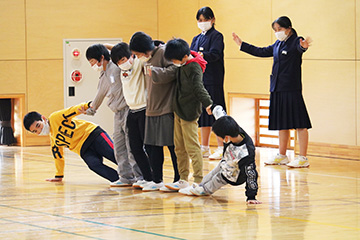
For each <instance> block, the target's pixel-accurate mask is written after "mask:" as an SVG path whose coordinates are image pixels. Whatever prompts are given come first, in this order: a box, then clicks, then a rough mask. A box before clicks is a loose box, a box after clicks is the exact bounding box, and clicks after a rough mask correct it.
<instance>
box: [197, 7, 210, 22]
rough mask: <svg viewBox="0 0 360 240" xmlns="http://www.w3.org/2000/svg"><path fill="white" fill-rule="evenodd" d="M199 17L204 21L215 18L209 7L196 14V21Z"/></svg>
mask: <svg viewBox="0 0 360 240" xmlns="http://www.w3.org/2000/svg"><path fill="white" fill-rule="evenodd" d="M200 15H203V16H204V18H205V19H206V20H210V19H213V18H214V17H215V15H214V12H213V10H211V8H209V7H202V8H200V9H199V10H198V11H197V13H196V20H199V18H200Z"/></svg>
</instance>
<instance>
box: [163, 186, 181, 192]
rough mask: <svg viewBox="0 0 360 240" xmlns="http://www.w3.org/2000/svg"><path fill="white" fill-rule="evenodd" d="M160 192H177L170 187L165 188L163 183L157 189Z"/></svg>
mask: <svg viewBox="0 0 360 240" xmlns="http://www.w3.org/2000/svg"><path fill="white" fill-rule="evenodd" d="M159 191H160V192H165V193H166V192H177V190H172V189H170V188H167V187H166V186H165V185H164V186H162V187H161V188H160V189H159Z"/></svg>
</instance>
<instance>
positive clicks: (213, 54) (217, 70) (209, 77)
mask: <svg viewBox="0 0 360 240" xmlns="http://www.w3.org/2000/svg"><path fill="white" fill-rule="evenodd" d="M190 49H191V50H193V51H196V52H202V53H203V54H204V59H205V60H206V61H207V63H208V64H207V65H206V69H205V72H204V75H203V82H204V85H221V86H222V85H223V84H224V74H225V68H224V37H223V35H222V34H221V33H220V32H218V31H216V30H215V28H214V27H212V28H211V29H210V30H209V31H207V32H206V33H205V35H203V34H201V33H200V34H199V35H197V36H195V37H194V38H193V40H192V42H191V46H190Z"/></svg>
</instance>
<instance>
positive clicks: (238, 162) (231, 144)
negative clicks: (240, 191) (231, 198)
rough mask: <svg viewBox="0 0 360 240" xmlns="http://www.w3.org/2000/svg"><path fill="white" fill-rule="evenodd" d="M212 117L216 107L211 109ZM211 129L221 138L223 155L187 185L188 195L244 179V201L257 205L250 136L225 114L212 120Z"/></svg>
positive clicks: (208, 193)
mask: <svg viewBox="0 0 360 240" xmlns="http://www.w3.org/2000/svg"><path fill="white" fill-rule="evenodd" d="M213 113H214V116H215V118H217V116H216V114H215V110H214V111H213ZM212 131H213V132H214V133H215V134H216V136H219V137H221V138H222V139H223V140H224V152H223V157H222V159H221V160H220V162H219V164H218V165H217V166H216V167H215V168H214V169H213V170H212V171H211V172H209V173H208V174H207V175H206V176H205V177H204V178H203V180H202V182H201V183H200V184H199V185H197V184H193V185H192V186H190V187H189V188H188V191H187V194H188V195H196V196H206V195H210V194H213V193H214V192H216V191H217V190H219V189H220V188H221V187H223V186H225V185H226V184H230V185H234V186H236V185H241V184H243V183H245V182H246V186H245V188H246V192H245V194H246V196H247V200H246V202H247V204H260V203H261V202H260V201H258V200H256V195H257V191H258V184H257V178H258V173H257V171H256V165H255V146H254V143H253V141H252V140H251V138H250V136H249V135H248V134H247V133H246V132H245V131H244V130H243V129H242V128H241V127H240V126H239V125H238V124H237V122H236V121H235V120H234V119H233V118H232V117H230V116H227V115H224V116H221V117H219V118H217V120H216V121H215V122H214V124H213V126H212Z"/></svg>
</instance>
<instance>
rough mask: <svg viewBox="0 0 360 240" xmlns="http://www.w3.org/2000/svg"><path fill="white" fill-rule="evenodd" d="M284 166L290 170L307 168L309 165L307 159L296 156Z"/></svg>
mask: <svg viewBox="0 0 360 240" xmlns="http://www.w3.org/2000/svg"><path fill="white" fill-rule="evenodd" d="M286 166H288V167H291V168H307V167H309V166H310V164H309V160H308V159H307V157H304V156H298V157H296V158H295V159H294V161H291V162H290V163H288V164H286Z"/></svg>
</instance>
